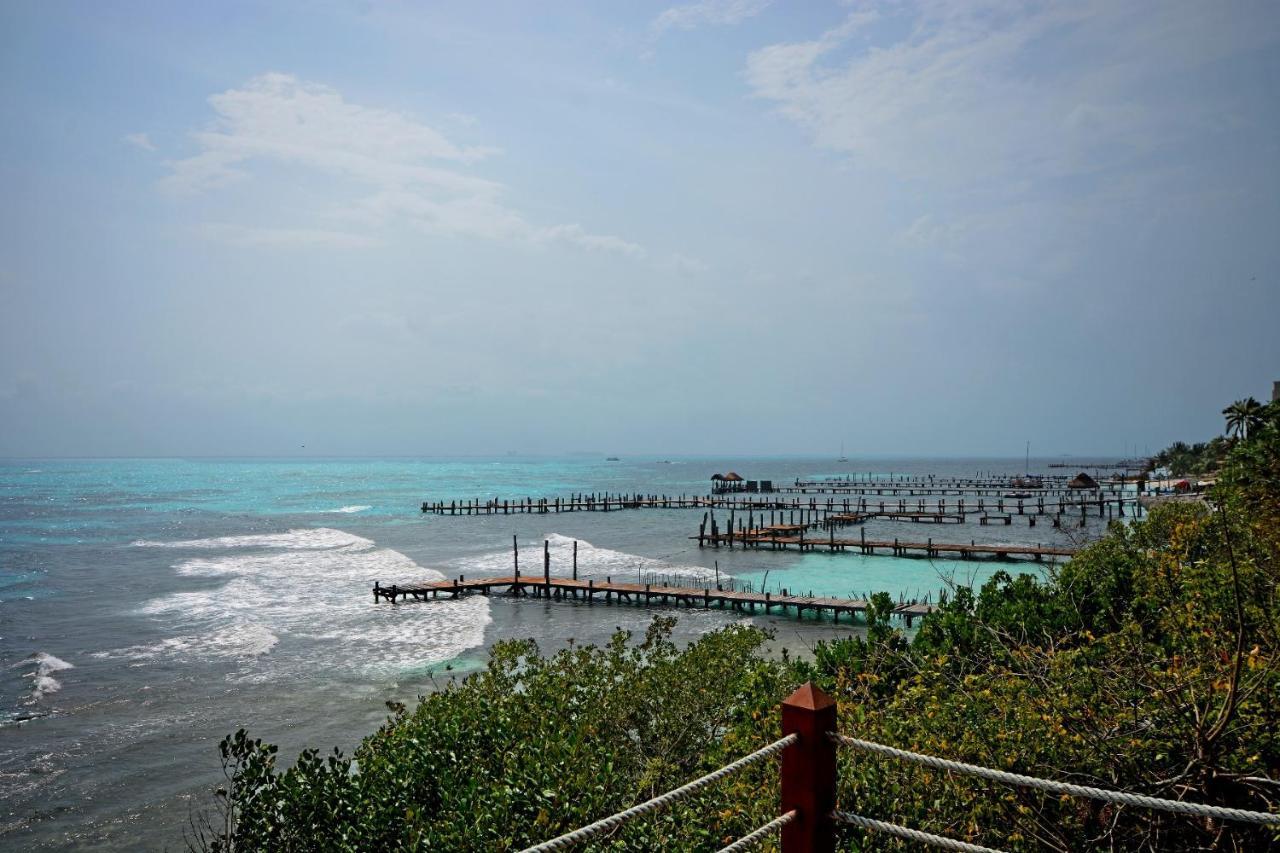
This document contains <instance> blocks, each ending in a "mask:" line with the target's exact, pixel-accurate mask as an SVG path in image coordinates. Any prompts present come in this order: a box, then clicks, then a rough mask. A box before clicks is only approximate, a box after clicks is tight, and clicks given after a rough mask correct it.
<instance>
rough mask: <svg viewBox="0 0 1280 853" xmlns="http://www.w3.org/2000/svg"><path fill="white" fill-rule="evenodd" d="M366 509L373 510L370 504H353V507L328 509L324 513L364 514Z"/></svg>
mask: <svg viewBox="0 0 1280 853" xmlns="http://www.w3.org/2000/svg"><path fill="white" fill-rule="evenodd" d="M366 509H373V507H371V506H369V505H368V504H352V505H351V506H343V507H338V508H337V509H326V510H324V512H364V511H365V510H366Z"/></svg>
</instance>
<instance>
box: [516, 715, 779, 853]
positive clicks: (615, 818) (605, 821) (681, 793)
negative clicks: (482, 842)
mask: <svg viewBox="0 0 1280 853" xmlns="http://www.w3.org/2000/svg"><path fill="white" fill-rule="evenodd" d="M799 739H800V737H799V735H795V734H789V735H787V736H786V737H784V738H780V739H778V740H775V741H774V742H773V743H771V744H769V745H768V746H766V747H764V748H762V749H757V750H756V751H755V752H753V753H751V754H750V755H744V756H743V757H742V758H739V759H738V760H737V761H735V762H733V763H732V764H726V765H725V766H724V767H721V768H720V769H719V770H716V771H713V772H711V773H708V774H707V775H706V776H702V777H701V778H698V779H694V780H693V781H692V782H689V783H688V784H685V785H681V786H680V787H679V788H676V789H675V790H674V791H668V792H667V793H665V794H659V795H658V796H656V797H654V798H653V799H652V800H647V801H645V802H643V803H641V804H640V805H638V806H632V807H631V808H629V809H627V810H625V811H620V812H618V813H617V814H614V815H610V816H609V817H606V818H602V819H601V820H598V821H596V822H595V823H589V824H587V825H586V826H584V827H582V828H581V829H575V830H574V831H573V832H566V833H565V834H564V835H561V836H559V837H558V838H553V839H551V840H550V841H544V842H542V843H541V844H536V845H534V846H533V847H529V848H526V849H525V850H523V851H521V853H547V851H551V850H562V849H564V848H565V847H568V846H570V845H572V844H577V843H578V842H580V841H588V840H590V839H592V838H595V837H596V836H597V835H600V834H601V833H604V832H608V831H610V830H612V829H616V828H617V827H619V826H621V825H622V824H624V823H626V822H627V821H628V820H630V819H631V818H633V817H639V816H640V815H643V814H648V813H649V812H651V811H655V810H657V809H660V808H663V807H664V806H669V805H671V804H672V803H674V802H676V801H677V800H680V799H683V798H684V797H687V796H689V795H690V794H695V793H697V792H698V791H701V790H702V789H703V788H705V787H707V786H708V785H711V784H713V783H715V782H718V781H720V780H721V779H723V778H724V777H726V776H728V775H730V774H731V773H735V772H737V771H739V770H741V769H742V768H744V767H746V766H747V765H749V764H754V763H755V762H757V761H760V760H761V759H764V758H768V757H769V756H771V755H777V754H778V753H779V752H782V750H784V749H786V748H787V747H789V746H791V744H793V743H795V742H796V741H798V740H799Z"/></svg>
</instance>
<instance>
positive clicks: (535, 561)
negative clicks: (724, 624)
mask: <svg viewBox="0 0 1280 853" xmlns="http://www.w3.org/2000/svg"><path fill="white" fill-rule="evenodd" d="M546 541H547V542H549V543H550V550H551V574H553V575H558V576H561V577H563V576H567V575H569V574H570V573H571V572H572V570H573V569H572V566H573V542H574V540H573V538H572V537H570V536H562V535H561V534H559V533H552V534H549V535H548V536H547V537H546ZM577 541H578V577H580V578H583V579H586V578H594V579H596V580H604V579H605V578H606V577H612V578H614V579H615V580H618V581H627V580H635V578H636V576H637V575H639V576H640V577H641V578H645V577H649V576H653V577H662V578H672V579H677V580H680V579H683V580H686V581H688V582H690V583H695V582H696V583H698V584H702V583H704V582H706V581H709V580H711V579H713V578H714V577H715V569H708V568H706V567H704V566H693V565H687V564H683V563H679V562H673V561H672V560H671V559H670V557H667V558H654V557H641V556H639V555H637V554H628V553H627V552H625V551H614V550H611V549H609V548H599V547H597V546H595V545H592V544H591V543H590V542H587V541H586V540H584V539H579V540H577ZM526 549H527V550H526ZM670 556H671V557H673V556H676V555H670ZM453 566H454V567H456V568H457V571H458V573H460V574H465V575H467V576H468V577H470V576H472V575H475V576H477V577H479V576H482V575H509V574H511V569H512V555H511V549H510V548H506V549H504V550H501V551H492V552H489V553H485V554H480V555H477V556H474V557H466V558H463V559H461V560H458V561H455V562H454V563H453ZM520 566H521V572H523V573H528V574H542V542H541V541H537V542H528V543H521V548H520ZM720 577H722V578H727V577H730V575H729V574H728V573H727V572H724V571H721V572H720Z"/></svg>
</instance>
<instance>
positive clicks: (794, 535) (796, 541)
mask: <svg viewBox="0 0 1280 853" xmlns="http://www.w3.org/2000/svg"><path fill="white" fill-rule="evenodd" d="M804 533H805V528H804V527H802V526H799V525H773V526H770V527H761V528H755V529H746V530H737V531H734V530H730V531H728V532H722V531H720V530H719V529H718V528H713V529H712V530H711V531H710V532H708V531H707V530H706V525H705V524H704V525H703V526H702V528H700V529H699V531H698V535H697V536H690V537H689V538H690V539H696V540H697V542H698V547H699V548H705V547H711V548H719V547H720V546H721V545H724V546H727V547H729V548H733V547H734V545H735V543H736V544H737V545H738V546H739V547H742V548H744V549H745V548H769V549H771V550H788V549H790V548H796V549H798V550H800V551H827V552H830V553H833V554H834V553H845V552H849V551H856V552H857V553H860V554H866V555H874V554H876V553H881V554H885V553H887V554H891V555H892V556H895V557H923V558H926V559H930V558H935V557H958V558H959V559H961V560H1012V559H1032V560H1036V561H1041V560H1043V559H1044V558H1046V557H1051V558H1057V557H1071V556H1073V555H1074V554H1075V553H1076V549H1074V548H1059V547H1054V546H1050V545H1041V544H1039V543H1037V544H1035V545H992V544H982V545H979V544H978V543H977V542H976V541H973V540H970V541H969V542H968V543H967V544H966V543H963V542H934V541H933V539H928V540H926V541H924V542H918V541H907V540H903V539H868V538H867V536H866V530H863V531H861V533H862V535H861V536H860V537H859V538H857V539H843V538H841V539H837V538H836V536H835V533H834V531H832V533H831V535H829V536H825V537H824V536H816V537H814V536H808V537H806V536H805V535H804Z"/></svg>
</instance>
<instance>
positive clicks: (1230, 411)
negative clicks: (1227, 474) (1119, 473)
mask: <svg viewBox="0 0 1280 853" xmlns="http://www.w3.org/2000/svg"><path fill="white" fill-rule="evenodd" d="M1222 416H1223V418H1225V419H1226V423H1225V427H1226V434H1225V435H1219V436H1214V437H1213V438H1211V439H1209V440H1208V441H1198V442H1196V443H1195V444H1187V443H1186V442H1185V441H1175V442H1174V443H1173V444H1171V445H1169V446H1168V447H1166V448H1165V449H1164V450H1161V451H1160V452H1159V453H1157V454H1156V455H1155V456H1153V457H1151V462H1150V465H1149V467H1148V470H1151V469H1155V468H1168V469H1169V473H1171V474H1172V475H1173V476H1175V477H1189V476H1194V475H1199V474H1209V473H1212V472H1215V471H1217V470H1218V469H1219V468H1221V467H1222V466H1223V464H1224V463H1225V462H1226V458H1227V454H1228V453H1229V452H1230V451H1231V449H1232V448H1233V447H1234V446H1235V445H1236V444H1237V443H1238V442H1240V441H1242V440H1245V439H1247V438H1248V437H1249V435H1250V434H1251V433H1252V434H1256V433H1257V432H1258V431H1259V430H1261V429H1262V428H1263V427H1265V426H1266V425H1267V424H1275V423H1276V421H1277V420H1278V419H1280V404H1277V403H1275V402H1271V403H1266V404H1263V403H1259V402H1258V401H1257V400H1255V399H1254V398H1252V397H1249V398H1247V399H1244V400H1237V401H1236V402H1234V403H1232V404H1231V405H1230V406H1227V407H1226V408H1225V409H1223V410H1222Z"/></svg>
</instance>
